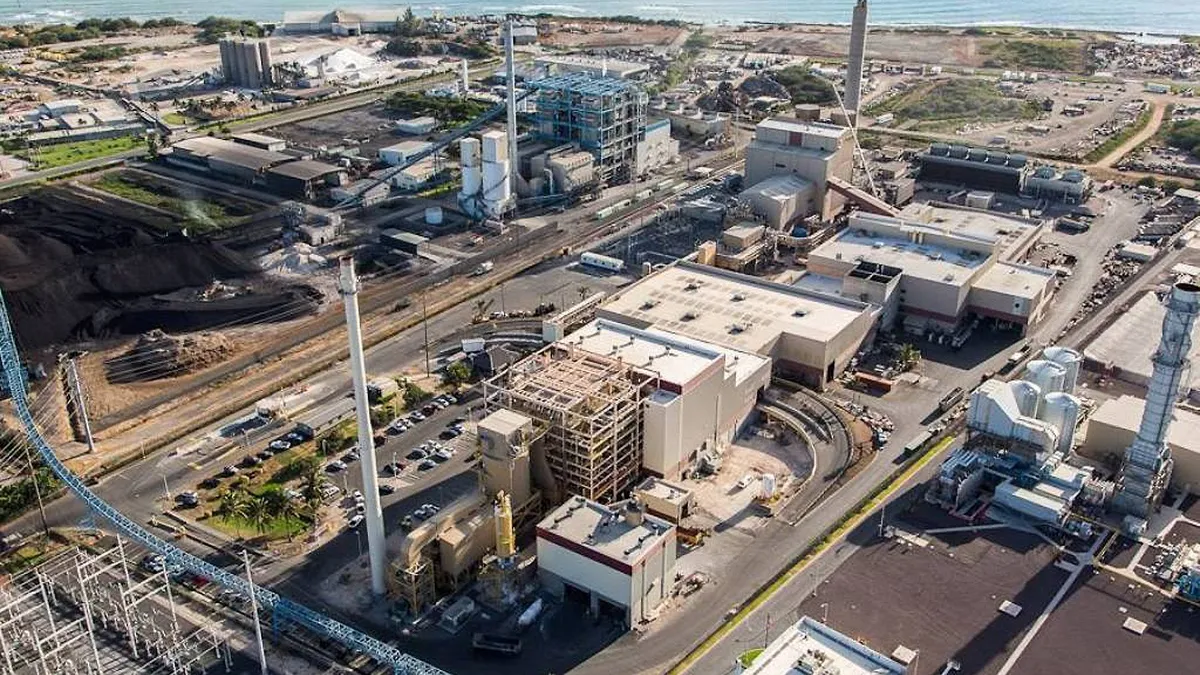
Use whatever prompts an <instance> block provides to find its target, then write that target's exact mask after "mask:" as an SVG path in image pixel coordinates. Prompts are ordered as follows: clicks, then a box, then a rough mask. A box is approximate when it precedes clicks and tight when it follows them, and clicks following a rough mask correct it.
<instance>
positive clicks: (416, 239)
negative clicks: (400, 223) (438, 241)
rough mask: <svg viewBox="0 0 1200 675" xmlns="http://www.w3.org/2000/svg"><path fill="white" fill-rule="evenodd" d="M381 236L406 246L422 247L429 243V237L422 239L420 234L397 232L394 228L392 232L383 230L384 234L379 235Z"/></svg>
mask: <svg viewBox="0 0 1200 675" xmlns="http://www.w3.org/2000/svg"><path fill="white" fill-rule="evenodd" d="M379 235H380V236H381V237H388V238H390V239H395V240H396V241H402V242H405V243H406V244H416V245H420V244H424V243H425V242H427V241H429V238H428V237H422V236H421V235H419V234H414V233H412V232H405V231H404V230H397V229H394V228H393V229H390V230H383V231H382V232H380V233H379Z"/></svg>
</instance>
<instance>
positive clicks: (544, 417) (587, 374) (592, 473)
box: [484, 345, 644, 502]
mask: <svg viewBox="0 0 1200 675" xmlns="http://www.w3.org/2000/svg"><path fill="white" fill-rule="evenodd" d="M639 378H643V379H644V376H641V375H637V374H635V373H634V372H632V369H631V368H630V366H629V365H627V364H625V363H624V362H622V361H621V360H620V359H612V358H608V357H606V356H600V355H597V354H592V353H590V352H585V351H583V350H578V349H575V348H574V346H561V345H550V346H549V347H546V348H545V349H543V350H541V351H539V352H537V353H536V354H534V355H532V356H530V357H529V358H527V359H525V360H524V361H521V362H520V363H517V364H515V365H513V366H512V367H511V368H510V369H509V370H508V371H507V372H506V373H504V374H502V375H500V376H498V377H496V378H493V379H492V380H490V381H488V382H486V383H485V384H484V395H485V397H486V400H487V405H488V406H489V408H490V409H493V410H494V409H497V408H509V409H511V410H515V411H517V412H519V413H522V414H524V415H527V416H528V417H531V418H533V419H534V420H535V422H537V423H540V425H544V427H545V434H544V435H543V437H542V448H543V450H544V451H545V455H546V460H547V463H548V464H549V467H550V472H551V474H552V475H553V477H554V480H555V482H556V483H557V485H558V486H559V488H560V489H561V494H565V495H579V496H582V497H584V498H586V499H589V500H594V501H601V502H611V501H616V500H617V499H620V498H621V497H622V496H623V495H624V493H626V492H627V491H628V490H629V489H630V488H631V487H632V486H633V484H634V483H635V482H636V481H637V478H638V468H639V466H640V465H641V460H642V456H641V455H642V416H641V408H642V389H643V388H642V386H641V383H640V382H639Z"/></svg>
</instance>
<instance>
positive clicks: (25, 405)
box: [0, 295, 448, 675]
mask: <svg viewBox="0 0 1200 675" xmlns="http://www.w3.org/2000/svg"><path fill="white" fill-rule="evenodd" d="M0 365H2V366H3V368H4V383H5V384H6V385H7V386H8V390H9V392H11V394H12V402H13V408H14V409H15V411H16V414H17V417H18V418H20V420H21V424H22V426H24V428H25V434H26V436H27V437H28V439H29V442H30V444H31V445H33V447H34V448H36V449H37V451H38V454H40V455H41V457H42V461H43V462H44V463H45V464H46V466H47V467H49V468H50V470H51V471H53V472H54V475H55V476H57V477H58V479H59V480H61V481H62V482H63V483H64V484H65V485H66V486H67V488H68V489H70V490H71V492H73V493H74V494H75V496H76V497H78V498H79V499H81V500H83V502H84V503H85V504H87V506H88V508H90V509H91V510H92V511H93V512H94V513H96V514H97V515H99V516H100V517H102V518H104V519H105V520H107V521H108V522H110V523H112V526H113V528H115V529H116V531H117V532H118V533H119V534H121V535H122V536H124V537H126V538H128V539H131V540H133V541H135V542H137V543H138V544H140V545H141V546H143V547H145V548H146V549H148V550H150V551H152V552H154V553H156V554H158V555H161V556H163V558H165V559H166V560H167V561H168V563H173V564H177V565H180V566H181V567H183V568H184V569H186V570H188V571H189V572H191V573H192V574H196V575H199V576H203V577H205V578H207V579H210V580H212V581H213V582H214V583H217V584H219V585H221V586H222V587H224V588H228V589H230V590H232V591H235V592H237V593H240V594H242V595H243V596H244V597H250V594H251V593H253V594H254V597H255V599H256V600H257V601H258V604H259V605H260V606H262V607H265V608H269V609H270V610H271V612H272V613H273V616H274V621H275V622H276V624H279V623H281V622H287V623H292V624H296V625H299V626H302V627H304V628H306V629H308V630H310V631H312V632H314V633H316V634H318V635H321V636H324V637H328V638H331V639H333V640H336V641H338V642H340V643H342V644H343V645H345V646H347V647H349V648H351V649H355V650H358V651H360V652H362V653H364V654H366V655H368V656H370V657H371V658H373V659H375V660H376V661H378V662H379V663H381V664H384V665H386V666H389V667H391V668H392V669H393V671H394V672H395V673H396V674H397V675H448V674H447V673H445V672H444V671H442V670H440V669H438V668H435V667H434V666H431V665H429V664H428V663H425V662H424V661H421V660H419V659H416V658H414V657H412V656H409V655H408V654H405V653H404V652H402V651H400V650H399V649H397V648H395V647H393V646H391V645H389V644H386V643H384V642H383V641H381V640H377V639H375V638H373V637H371V636H370V635H367V634H365V633H363V632H362V631H359V630H356V629H354V628H351V627H350V626H347V625H345V624H343V623H341V622H339V621H335V620H333V619H331V618H329V617H327V616H325V615H323V614H321V613H319V612H316V611H313V610H311V609H309V608H307V607H305V606H303V605H300V604H297V603H295V602H292V601H291V600H288V599H287V598H284V597H282V596H280V595H279V594H278V593H275V592H274V591H270V590H267V589H265V588H262V587H260V586H256V585H252V584H250V583H249V582H247V581H246V580H245V579H243V578H241V577H239V576H237V575H236V574H231V573H229V572H227V571H225V570H224V569H222V568H220V567H217V566H216V565H213V564H211V563H209V562H206V561H204V560H201V559H200V558H197V557H196V556H194V555H192V554H190V553H187V552H185V551H181V550H179V549H177V548H175V547H174V546H172V545H171V544H168V543H167V542H165V541H163V540H161V539H159V538H158V537H156V536H154V535H153V534H151V533H150V532H149V531H147V530H146V529H145V528H143V527H142V526H141V525H138V524H137V523H135V522H134V521H132V520H130V519H129V518H127V517H125V516H124V515H123V514H121V512H119V511H117V510H116V509H115V508H113V507H112V506H111V505H109V504H108V503H107V502H105V501H103V500H102V499H100V498H99V497H97V496H96V495H95V493H93V492H92V491H91V490H89V489H88V487H87V486H86V485H85V484H84V482H83V481H82V480H81V479H80V478H79V477H78V476H76V475H75V474H73V473H71V470H70V469H68V468H67V466H66V465H65V464H63V463H62V461H60V460H59V459H58V456H57V455H56V454H55V453H54V449H53V448H51V447H50V445H49V444H48V443H47V442H46V440H45V439H44V438H42V434H41V432H40V431H39V430H38V428H37V425H36V424H35V423H34V419H33V414H32V412H31V411H30V409H29V399H28V396H27V394H26V391H25V374H24V369H23V368H22V366H21V358H20V355H19V354H18V353H17V347H16V341H15V340H14V338H13V331H12V324H11V323H10V322H9V317H8V309H7V307H6V306H5V304H4V300H3V295H0Z"/></svg>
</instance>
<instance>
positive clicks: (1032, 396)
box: [1009, 380, 1042, 417]
mask: <svg viewBox="0 0 1200 675" xmlns="http://www.w3.org/2000/svg"><path fill="white" fill-rule="evenodd" d="M1009 387H1010V388H1012V392H1013V396H1014V397H1015V398H1016V399H1017V408H1018V409H1019V410H1020V411H1021V414H1022V415H1024V416H1025V417H1037V416H1038V410H1039V408H1040V407H1041V400H1042V389H1041V387H1038V386H1037V385H1036V384H1034V383H1032V382H1028V381H1026V380H1015V381H1014V382H1012V383H1010V384H1009Z"/></svg>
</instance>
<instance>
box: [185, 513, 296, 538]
mask: <svg viewBox="0 0 1200 675" xmlns="http://www.w3.org/2000/svg"><path fill="white" fill-rule="evenodd" d="M204 524H205V525H209V526H211V527H215V528H217V529H218V530H222V531H224V532H226V533H228V534H232V535H234V536H237V537H254V536H263V537H266V538H267V539H268V540H279V539H290V538H295V537H298V536H300V535H302V534H304V533H305V532H307V531H308V527H309V522H308V521H307V520H304V519H303V518H296V517H292V518H274V519H272V520H270V521H268V522H267V523H265V524H264V526H263V530H262V531H261V532H260V531H259V530H258V528H256V527H255V526H254V523H252V522H250V521H249V520H248V519H246V518H230V517H227V516H222V515H218V514H213V516H212V517H211V518H209V519H208V520H205V521H204Z"/></svg>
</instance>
